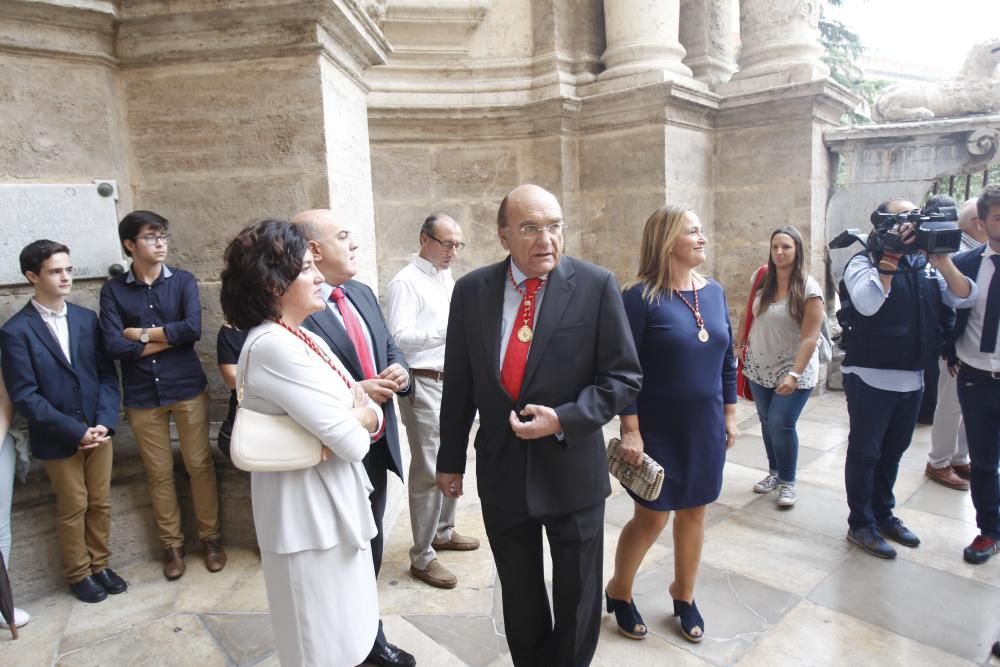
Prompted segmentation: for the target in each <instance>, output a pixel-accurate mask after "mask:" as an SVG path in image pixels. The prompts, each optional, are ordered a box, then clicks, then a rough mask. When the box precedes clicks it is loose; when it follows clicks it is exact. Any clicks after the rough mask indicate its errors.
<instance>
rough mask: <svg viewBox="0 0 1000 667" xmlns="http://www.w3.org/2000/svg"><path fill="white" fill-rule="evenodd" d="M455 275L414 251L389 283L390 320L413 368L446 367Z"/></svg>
mask: <svg viewBox="0 0 1000 667" xmlns="http://www.w3.org/2000/svg"><path fill="white" fill-rule="evenodd" d="M453 289H455V279H454V278H452V277H451V269H445V270H444V271H440V270H438V268H437V267H435V266H434V265H433V264H432V263H431V262H429V261H427V260H426V259H424V258H423V257H421V256H420V255H414V256H413V257H412V258H411V259H410V263H409V264H407V265H406V266H404V267H403V268H402V269H401V270H400V271H399V273H397V274H396V275H395V277H393V279H392V280H390V281H389V284H388V285H387V286H386V288H385V291H386V304H385V307H386V311H385V316H386V320H387V321H388V323H389V331H391V332H392V336H393V338H394V339H395V341H396V345H398V346H399V349H400V350H402V351H403V354H404V355H405V356H406V361H407V363H409V364H410V368H425V369H427V370H432V371H443V370H444V341H445V336H446V334H447V332H448V307H449V306H450V304H451V292H452V290H453Z"/></svg>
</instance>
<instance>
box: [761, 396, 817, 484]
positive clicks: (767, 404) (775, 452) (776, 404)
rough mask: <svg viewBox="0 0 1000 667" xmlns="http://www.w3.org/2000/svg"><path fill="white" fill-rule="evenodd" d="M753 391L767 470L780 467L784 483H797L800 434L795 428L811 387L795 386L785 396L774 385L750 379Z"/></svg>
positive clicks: (780, 477)
mask: <svg viewBox="0 0 1000 667" xmlns="http://www.w3.org/2000/svg"><path fill="white" fill-rule="evenodd" d="M750 391H751V392H753V402H754V403H755V404H756V405H757V416H758V417H760V431H761V434H762V435H763V436H764V449H765V450H767V465H768V470H777V471H778V479H780V480H781V481H782V482H794V481H795V467H796V465H797V464H798V461H799V434H798V433H797V432H796V431H795V423H796V422H797V421H799V415H800V414H802V408H804V407H805V406H806V401H807V400H809V395H810V394H811V393H812V389H796V390H795V391H794V392H792V393H791V394H788V395H787V396H782V395H781V394H778V393H776V392H775V391H774V389H773V388H770V387H762V386H760V385H759V384H757V383H756V382H752V381H751V382H750Z"/></svg>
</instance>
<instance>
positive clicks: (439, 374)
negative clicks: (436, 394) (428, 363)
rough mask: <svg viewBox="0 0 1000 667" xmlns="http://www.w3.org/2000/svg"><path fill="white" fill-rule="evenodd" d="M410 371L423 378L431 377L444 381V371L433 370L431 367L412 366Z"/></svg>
mask: <svg viewBox="0 0 1000 667" xmlns="http://www.w3.org/2000/svg"><path fill="white" fill-rule="evenodd" d="M410 372H411V373H413V374H414V375H417V376H419V377H422V378H430V379H432V380H436V381H437V382H444V371H432V370H431V369H429V368H411V369H410Z"/></svg>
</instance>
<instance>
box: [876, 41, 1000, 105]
mask: <svg viewBox="0 0 1000 667" xmlns="http://www.w3.org/2000/svg"><path fill="white" fill-rule="evenodd" d="M998 65H1000V38H994V39H989V40H986V41H983V42H979V43H978V44H976V45H974V46H973V47H972V48H971V49H970V50H969V55H968V56H967V57H966V59H965V64H964V65H963V66H962V69H961V70H960V71H959V73H958V75H957V76H956V77H955V78H954V79H951V80H949V81H943V82H941V83H916V82H904V83H896V84H893V85H891V86H889V87H888V88H886V89H885V90H883V91H882V93H881V94H880V95H879V96H878V99H877V100H876V101H875V105H874V108H873V109H872V116H873V117H874V118H875V120H878V121H897V120H926V119H928V118H947V117H952V116H965V115H969V114H981V113H997V112H1000V68H998Z"/></svg>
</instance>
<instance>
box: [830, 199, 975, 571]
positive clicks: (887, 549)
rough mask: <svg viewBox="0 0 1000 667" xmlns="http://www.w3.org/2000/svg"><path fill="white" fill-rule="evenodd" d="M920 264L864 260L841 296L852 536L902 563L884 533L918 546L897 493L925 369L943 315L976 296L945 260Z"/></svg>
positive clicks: (897, 205) (906, 207)
mask: <svg viewBox="0 0 1000 667" xmlns="http://www.w3.org/2000/svg"><path fill="white" fill-rule="evenodd" d="M916 208H917V206H915V205H914V204H913V202H910V201H907V200H905V199H890V200H888V201H886V202H883V203H882V204H880V205H879V207H878V209H877V210H878V212H879V213H883V214H884V213H889V214H900V213H906V212H908V211H912V210H914V209H916ZM890 234H896V235H898V239H899V240H900V241H901V242H902V245H903V247H904V248H908V247H910V246H912V244H913V242H914V241H915V240H916V235H915V233H914V225H913V224H912V223H910V222H904V223H902V224H897V225H896V226H895V227H894V228H893V229H892V230H891V231H890ZM869 247H872V246H871V245H870V246H869ZM916 257H919V255H917V254H915V253H898V252H889V251H884V250H879V251H874V252H868V251H866V252H862V253H859V254H857V255H855V256H854V257H852V258H851V260H850V261H849V262H848V263H847V266H846V268H845V269H844V280H843V282H842V284H841V299H842V300H843V301H844V302H845V305H846V306H847V308H849V309H852V310H853V312H852V313H851V315H850V318H849V319H850V331H849V335H848V336H847V337H846V354H845V355H844V361H843V369H842V371H843V375H844V392H845V393H846V395H847V413H848V415H849V417H850V423H851V431H850V435H849V436H848V445H847V464H846V466H845V471H844V480H845V484H846V487H847V504H848V505H849V507H850V515H849V516H848V519H847V522H848V524H849V526H850V527H849V529H848V531H847V539H848V541H850V542H852V543H854V544H857V545H858V546H860V547H861V548H862V549H864V550H865V551H867V552H868V553H870V554H872V555H874V556H878V557H880V558H895V557H896V551H895V549H893V548H892V547H891V546H889V544H888V543H887V542H886V541H885V539H883V537H882V536H883V535H885V536H886V537H888V538H890V539H892V540H895V541H896V542H899V543H900V544H903V545H905V546H908V547H915V546H917V545H918V544H920V538H918V537H917V536H916V535H914V534H913V532H912V531H910V530H909V529H908V528H907V527H906V526H904V525H903V522H902V521H900V520H899V519H898V518H896V517H895V516H893V514H892V510H893V508H894V507H895V498H894V497H893V494H892V489H893V485H894V484H895V482H896V473H897V472H898V470H899V459H900V458H901V457H902V456H903V452H905V451H906V448H907V447H909V445H910V438H911V437H912V435H913V429H914V428H915V427H916V424H917V414H918V412H919V411H920V400H921V396H922V394H923V388H924V384H923V370H922V369H923V368H925V367H926V366H927V365H928V364H930V363H933V362H934V360H936V359H937V356H938V353H939V351H940V350H941V342H942V340H941V338H942V328H941V324H940V322H941V315H942V308H943V307H944V306H950V307H957V306H963V305H966V304H967V303H971V302H972V301H973V300H974V299H975V296H976V289H975V284H974V283H973V282H972V281H971V280H969V279H967V278H966V277H965V276H963V275H962V274H961V273H959V271H958V269H956V268H955V265H954V264H952V261H951V258H950V257H949V256H948V255H947V254H940V255H931V256H930V257H929V258H928V261H929V262H930V264H931V265H932V266H933V267H934V268H936V269H937V274H935V275H933V276H929V275H928V274H927V272H926V271H923V270H921V269H922V267H921V266H920V265H921V264H922V262H915V261H914V260H915V258H916Z"/></svg>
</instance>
